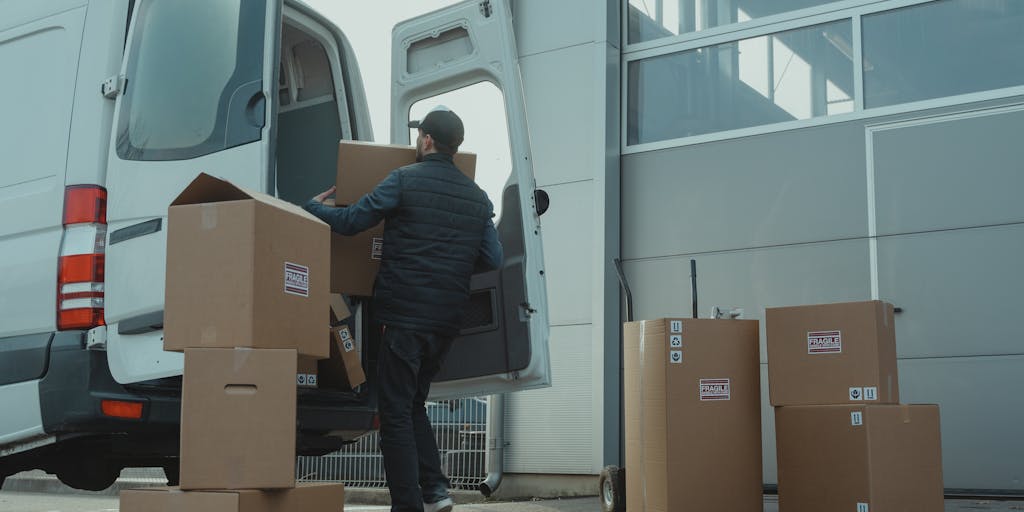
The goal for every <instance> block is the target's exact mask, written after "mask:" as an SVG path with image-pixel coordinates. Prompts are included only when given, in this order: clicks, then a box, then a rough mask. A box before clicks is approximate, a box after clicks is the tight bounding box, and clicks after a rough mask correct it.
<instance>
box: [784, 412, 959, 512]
mask: <svg viewBox="0 0 1024 512" xmlns="http://www.w3.org/2000/svg"><path fill="white" fill-rule="evenodd" d="M775 432H776V441H777V448H778V464H779V509H780V510H784V511H786V512H821V511H824V510H849V511H850V512H918V511H919V512H926V511H927V512H935V511H941V510H942V509H943V505H942V503H943V483H942V453H941V450H942V448H941V442H940V433H939V408H938V406H935V405H833V406H828V405H824V406H802V407H800V406H792V407H779V408H776V409H775Z"/></svg>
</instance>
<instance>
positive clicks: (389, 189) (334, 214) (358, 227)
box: [303, 172, 401, 235]
mask: <svg viewBox="0 0 1024 512" xmlns="http://www.w3.org/2000/svg"><path fill="white" fill-rule="evenodd" d="M400 190H401V182H400V180H399V177H398V173H397V172H392V173H391V174H389V175H388V177H387V178H385V179H384V181H382V182H380V184H379V185H377V187H376V188H374V189H373V190H372V191H371V192H370V193H369V194H366V195H365V196H363V197H361V198H359V200H358V201H356V203H355V204H353V205H349V206H339V207H333V206H327V205H325V204H323V203H322V202H320V201H318V200H317V199H311V200H309V202H307V203H306V204H305V206H303V208H305V209H306V211H308V212H309V213H312V214H313V215H316V216H317V217H318V218H319V219H320V220H322V221H324V222H326V223H327V224H328V225H330V226H331V231H334V232H335V233H338V234H340V235H355V234H357V233H361V232H363V231H366V230H367V229H370V228H372V227H374V226H376V225H377V224H380V221H382V220H384V217H386V216H387V215H388V214H389V213H391V212H392V211H394V210H395V209H396V208H398V201H399V196H400ZM318 197H319V196H318Z"/></svg>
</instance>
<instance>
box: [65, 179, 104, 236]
mask: <svg viewBox="0 0 1024 512" xmlns="http://www.w3.org/2000/svg"><path fill="white" fill-rule="evenodd" d="M106 223H107V191H106V190H104V189H103V187H98V186H96V185H71V186H70V187H67V188H66V189H64V225H65V226H67V225H68V224H106Z"/></svg>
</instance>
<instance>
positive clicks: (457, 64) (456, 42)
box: [391, 0, 551, 399]
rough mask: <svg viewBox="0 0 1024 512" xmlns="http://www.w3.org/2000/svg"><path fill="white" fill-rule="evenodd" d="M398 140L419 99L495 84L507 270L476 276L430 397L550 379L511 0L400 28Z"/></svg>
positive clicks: (459, 8) (537, 206)
mask: <svg viewBox="0 0 1024 512" xmlns="http://www.w3.org/2000/svg"><path fill="white" fill-rule="evenodd" d="M391 80H392V94H391V101H392V103H391V140H392V142H393V143H395V144H409V143H410V134H409V129H408V128H407V124H408V122H409V120H410V119H409V115H410V114H409V113H410V109H411V108H412V106H413V104H415V103H416V102H418V101H420V100H423V99H426V98H431V97H434V96H437V95H440V94H443V93H446V92H450V91H455V90H457V89H460V88H463V87H467V86H471V85H474V84H478V83H480V82H490V83H491V84H493V85H494V86H496V87H497V88H498V89H499V90H500V91H501V93H502V95H503V96H504V110H505V117H506V119H507V122H508V127H507V128H508V137H509V146H510V149H511V162H512V167H513V168H512V173H511V176H510V177H509V180H508V182H507V183H506V185H505V188H504V191H503V193H502V197H500V198H494V197H492V198H491V200H492V201H493V202H495V203H496V204H498V203H500V205H501V217H500V218H499V219H498V220H497V227H498V235H499V237H500V238H501V242H502V245H503V246H504V251H505V262H504V264H503V266H502V268H501V269H499V270H498V271H495V272H488V273H485V274H480V275H477V276H474V278H473V284H472V286H473V294H472V297H471V299H470V303H469V304H468V306H467V311H466V315H465V317H466V324H465V325H464V326H463V330H462V335H461V336H460V337H459V338H458V339H457V340H456V342H455V345H454V346H453V347H452V351H451V352H450V353H449V355H448V358H447V359H446V361H445V365H444V367H443V368H442V369H441V372H440V374H439V375H438V377H437V379H436V381H435V383H434V385H433V386H432V394H431V398H433V399H441V398H454V397H459V396H474V395H476V396H480V395H487V394H496V393H505V392H509V391H519V390H523V389H532V388H537V387H543V386H548V385H550V382H551V380H550V373H551V369H550V361H549V354H548V307H547V290H546V285H545V278H544V257H543V253H542V248H541V230H540V214H541V213H543V211H544V210H545V209H546V207H547V196H546V194H544V193H543V192H542V191H538V190H537V184H536V180H535V179H534V176H533V160H532V159H531V157H530V141H529V133H528V130H527V123H526V104H525V101H524V99H523V92H522V84H521V79H520V76H519V59H518V52H517V50H516V43H515V35H514V33H513V30H512V17H511V10H510V8H509V4H508V2H507V0H482V1H481V0H472V1H465V2H460V3H458V4H456V5H453V6H450V7H447V8H444V9H441V10H438V11H434V12H432V13H429V14H426V15H423V16H420V17H417V18H415V19H412V20H407V21H404V22H402V23H400V24H398V25H396V26H395V29H394V31H393V33H392V68H391Z"/></svg>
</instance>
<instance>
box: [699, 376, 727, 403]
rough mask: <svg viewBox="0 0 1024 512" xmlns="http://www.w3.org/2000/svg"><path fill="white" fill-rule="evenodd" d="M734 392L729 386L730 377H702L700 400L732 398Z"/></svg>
mask: <svg viewBox="0 0 1024 512" xmlns="http://www.w3.org/2000/svg"><path fill="white" fill-rule="evenodd" d="M731 398H732V392H731V390H730V387H729V379H701V380H700V400H701V401H702V402H704V401H709V400H730V399H731Z"/></svg>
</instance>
